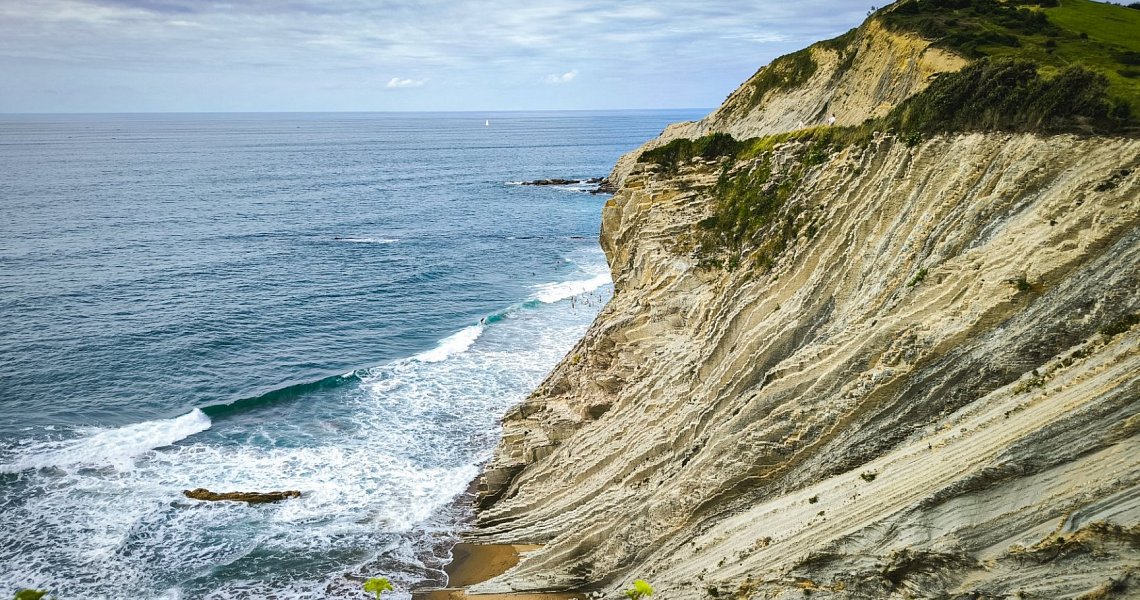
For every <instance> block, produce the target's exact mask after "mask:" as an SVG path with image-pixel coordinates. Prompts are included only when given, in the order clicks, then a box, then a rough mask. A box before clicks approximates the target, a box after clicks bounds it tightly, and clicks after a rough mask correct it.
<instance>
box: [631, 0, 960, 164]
mask: <svg viewBox="0 0 1140 600" xmlns="http://www.w3.org/2000/svg"><path fill="white" fill-rule="evenodd" d="M809 51H810V52H811V57H812V59H813V60H814V61H815V63H816V65H817V68H816V71H815V73H814V74H813V75H812V76H811V77H810V78H809V79H808V81H807V82H806V83H804V84H803V85H802V86H799V87H795V88H793V89H773V90H770V91H768V92H767V93H765V94H764V96H763V98H762V99H760V101H759V102H755V103H753V102H752V100H753V94H754V91H755V88H756V84H757V81H758V80H759V79H760V78H761V74H762V73H763V72H764V70H765V69H767V68H768V67H764V68H761V69H760V70H759V71H757V72H756V74H755V75H753V76H752V77H751V78H749V79H748V81H746V82H744V84H743V85H741V86H740V87H739V88H737V90H736V91H734V92H733V93H732V94H731V95H729V97H728V98H727V99H726V100H725V101H724V104H722V105H721V106H720V108H718V109H717V110H715V111H714V112H712V113H711V114H709V115H708V116H707V117H705V118H703V119H701V120H700V121H690V122H685V123H675V124H673V125H670V126H669V127H667V128H666V129H665V131H664V132H662V134H661V135H660V136H658V137H657V138H654V139H653V140H650V141H648V142H646V143H645V145H643V146H642V147H641V148H638V149H637V150H636V151H634V152H630V153H629V154H626V155H625V156H623V157H621V159H619V160H618V162H617V165H616V166H615V167H614V170H613V173H611V175H610V178H609V179H610V181H611V182H612V183H613V184H614V185H620V184H621V182H622V181H623V180H624V179H625V176H626V175H628V174H629V172H630V170H631V169H633V167H634V165H635V164H636V162H637V157H638V156H640V154H641V153H642V152H644V151H645V150H649V149H651V148H655V147H657V146H660V145H662V144H665V143H668V142H670V141H672V140H675V139H679V138H697V137H700V136H703V135H707V134H710V133H729V134H731V135H732V136H733V137H735V138H737V139H745V138H749V137H754V136H760V135H768V134H771V133H777V132H781V131H791V130H794V129H802V128H804V127H813V126H817V125H823V124H825V123H827V119H828V117H830V116H831V115H834V116H835V124H836V125H858V124H860V123H862V122H863V121H865V120H867V119H869V118H872V117H881V116H883V115H885V114H887V113H888V112H890V110H891V109H892V108H894V107H895V106H896V105H898V104H899V103H900V102H902V101H903V100H905V99H907V98H909V97H910V96H912V95H914V94H915V93H916V92H920V91H922V90H924V89H926V86H927V85H929V84H930V82H931V81H932V80H933V78H934V77H937V75H938V74H939V73H944V72H948V71H957V70H958V69H961V68H962V67H964V66H965V65H966V60H965V59H963V58H961V57H959V56H957V55H955V54H953V53H950V52H947V51H946V50H942V49H940V48H935V47H932V46H931V45H930V41H928V40H924V39H922V38H920V37H917V36H914V35H904V34H898V33H893V32H890V31H888V30H886V29H885V28H884V27H882V26H881V25H880V24H879V22H878V21H876V20H874V19H872V20H869V21H867V22H866V23H864V24H863V25H862V26H860V27H859V28H858V29H856V30H855V31H854V32H853V33H852V34H851V37H850V39H849V41H847V42H846V43H844V44H838V45H835V44H828V43H820V44H815V45H813V46H811V47H810V48H809Z"/></svg>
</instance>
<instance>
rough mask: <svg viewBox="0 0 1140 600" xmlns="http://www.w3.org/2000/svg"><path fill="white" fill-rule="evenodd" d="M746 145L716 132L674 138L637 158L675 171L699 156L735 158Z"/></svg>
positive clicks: (713, 158)
mask: <svg viewBox="0 0 1140 600" xmlns="http://www.w3.org/2000/svg"><path fill="white" fill-rule="evenodd" d="M746 146H747V144H745V143H744V142H738V141H736V139H734V138H733V137H732V136H731V135H729V134H727V133H714V134H711V135H706V136H704V137H700V138H697V139H695V140H690V139H686V138H682V139H677V140H673V141H671V142H669V143H668V144H665V145H664V146H658V147H657V148H654V149H652V150H646V151H645V152H642V153H641V156H640V157H638V159H637V160H638V162H647V163H652V164H655V165H659V166H661V167H663V168H664V169H665V170H666V171H668V172H673V171H676V170H677V169H678V168H679V167H680V166H681V165H683V164H685V163H687V162H689V161H691V160H692V159H694V158H698V157H699V158H702V159H704V160H716V159H718V158H721V157H729V158H735V157H736V155H737V154H738V153H739V152H740V151H741V150H742V149H744V148H745V147H746Z"/></svg>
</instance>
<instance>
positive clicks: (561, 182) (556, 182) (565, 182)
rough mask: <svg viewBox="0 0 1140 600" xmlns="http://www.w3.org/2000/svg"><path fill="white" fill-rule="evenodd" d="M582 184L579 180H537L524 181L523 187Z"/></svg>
mask: <svg viewBox="0 0 1140 600" xmlns="http://www.w3.org/2000/svg"><path fill="white" fill-rule="evenodd" d="M576 183H581V182H580V181H578V180H577V179H536V180H534V181H524V182H523V185H574V184H576Z"/></svg>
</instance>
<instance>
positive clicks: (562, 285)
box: [534, 273, 611, 304]
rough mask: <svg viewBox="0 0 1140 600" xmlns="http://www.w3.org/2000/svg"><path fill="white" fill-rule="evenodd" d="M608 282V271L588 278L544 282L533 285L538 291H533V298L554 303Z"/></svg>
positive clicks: (592, 289) (545, 302) (546, 302)
mask: <svg viewBox="0 0 1140 600" xmlns="http://www.w3.org/2000/svg"><path fill="white" fill-rule="evenodd" d="M610 282H611V280H610V275H609V273H602V274H599V275H595V276H593V277H591V278H589V279H580V280H575V281H562V282H558V283H544V284H541V285H538V286H535V287H536V288H537V289H538V291H537V292H535V294H534V299H535V300H538V301H539V302H542V303H544V304H554V303H555V302H561V301H562V300H566V299H568V298H573V297H574V296H578V295H580V294H585V293H587V292H592V291H594V290H596V289H598V288H600V287H602V286H604V285H609V284H610Z"/></svg>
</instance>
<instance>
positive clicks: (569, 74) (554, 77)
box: [545, 69, 578, 83]
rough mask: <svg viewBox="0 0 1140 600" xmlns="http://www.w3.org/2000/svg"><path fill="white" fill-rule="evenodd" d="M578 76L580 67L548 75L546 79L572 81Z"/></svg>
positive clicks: (559, 81) (549, 80)
mask: <svg viewBox="0 0 1140 600" xmlns="http://www.w3.org/2000/svg"><path fill="white" fill-rule="evenodd" d="M577 76H578V69H574V70H572V71H567V72H565V73H563V74H561V75H547V76H546V79H545V81H546V83H570V82H571V81H574V78H575V77H577Z"/></svg>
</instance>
